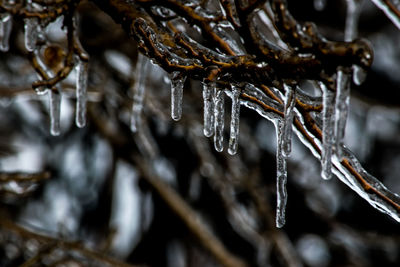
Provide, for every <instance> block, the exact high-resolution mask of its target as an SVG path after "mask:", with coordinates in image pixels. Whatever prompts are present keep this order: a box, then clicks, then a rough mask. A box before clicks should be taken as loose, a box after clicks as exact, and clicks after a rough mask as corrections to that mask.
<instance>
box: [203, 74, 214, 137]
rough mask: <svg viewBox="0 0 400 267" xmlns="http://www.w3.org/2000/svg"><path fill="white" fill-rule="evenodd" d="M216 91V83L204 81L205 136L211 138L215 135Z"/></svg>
mask: <svg viewBox="0 0 400 267" xmlns="http://www.w3.org/2000/svg"><path fill="white" fill-rule="evenodd" d="M215 90H216V83H215V81H212V82H209V81H203V101H204V104H203V105H204V107H203V108H204V130H203V132H204V135H205V136H207V137H210V136H212V135H213V134H214V101H213V97H214V94H215Z"/></svg>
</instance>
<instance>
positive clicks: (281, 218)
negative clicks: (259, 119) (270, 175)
mask: <svg viewBox="0 0 400 267" xmlns="http://www.w3.org/2000/svg"><path fill="white" fill-rule="evenodd" d="M274 124H275V130H276V227H278V228H281V227H283V225H284V224H285V213H286V202H287V191H286V182H287V169H286V159H285V157H284V155H283V153H282V152H283V151H282V142H283V139H282V137H283V135H284V133H283V127H284V122H283V121H282V120H280V119H278V120H275V121H274Z"/></svg>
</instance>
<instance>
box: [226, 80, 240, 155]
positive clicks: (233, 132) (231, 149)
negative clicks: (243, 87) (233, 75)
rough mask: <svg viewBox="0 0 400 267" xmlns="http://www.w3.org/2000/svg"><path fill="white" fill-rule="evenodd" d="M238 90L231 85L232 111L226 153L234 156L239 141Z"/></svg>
mask: <svg viewBox="0 0 400 267" xmlns="http://www.w3.org/2000/svg"><path fill="white" fill-rule="evenodd" d="M239 96H240V88H238V87H237V86H236V85H232V111H231V125H230V136H229V145H228V153H229V154H231V155H235V154H236V153H237V150H238V141H239V118H240V99H239Z"/></svg>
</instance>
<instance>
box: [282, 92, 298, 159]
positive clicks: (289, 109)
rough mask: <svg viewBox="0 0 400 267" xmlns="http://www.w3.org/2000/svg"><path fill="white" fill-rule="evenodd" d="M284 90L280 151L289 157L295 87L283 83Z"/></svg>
mask: <svg viewBox="0 0 400 267" xmlns="http://www.w3.org/2000/svg"><path fill="white" fill-rule="evenodd" d="M284 87H285V90H286V97H285V110H284V116H285V117H284V120H283V123H282V153H283V155H284V156H285V157H289V156H290V153H291V152H292V124H293V117H294V106H295V104H296V91H295V90H296V88H295V87H291V86H288V85H287V84H284Z"/></svg>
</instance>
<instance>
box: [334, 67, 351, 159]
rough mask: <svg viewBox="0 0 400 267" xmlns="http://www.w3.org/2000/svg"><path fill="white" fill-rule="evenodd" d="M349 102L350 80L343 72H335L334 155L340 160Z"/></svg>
mask: <svg viewBox="0 0 400 267" xmlns="http://www.w3.org/2000/svg"><path fill="white" fill-rule="evenodd" d="M349 102H350V79H349V75H348V74H346V73H344V72H343V70H341V69H339V70H338V71H337V77H336V100H335V137H336V140H335V141H336V155H337V156H338V158H339V160H340V159H341V158H342V147H343V139H344V134H345V128H346V122H347V114H348V109H349Z"/></svg>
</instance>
